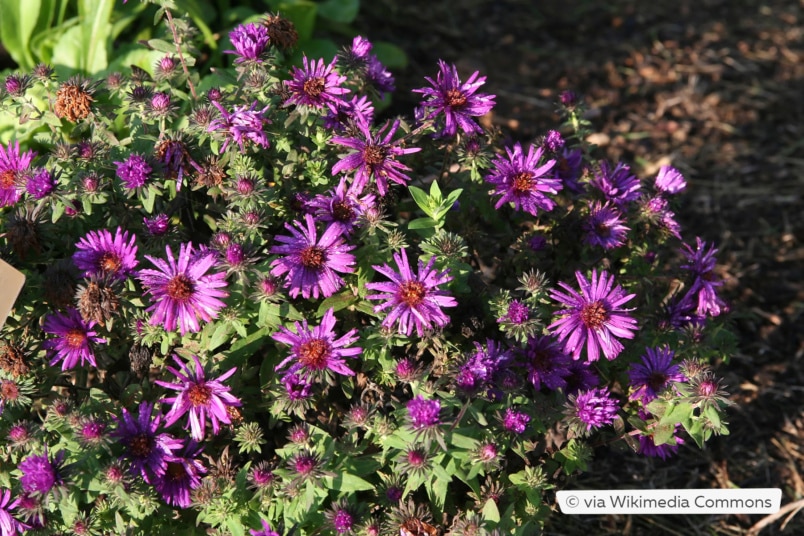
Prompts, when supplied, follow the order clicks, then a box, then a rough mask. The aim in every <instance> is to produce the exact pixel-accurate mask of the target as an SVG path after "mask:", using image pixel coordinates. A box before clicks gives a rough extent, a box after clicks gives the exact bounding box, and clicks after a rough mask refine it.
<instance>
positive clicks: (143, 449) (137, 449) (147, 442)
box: [129, 434, 154, 458]
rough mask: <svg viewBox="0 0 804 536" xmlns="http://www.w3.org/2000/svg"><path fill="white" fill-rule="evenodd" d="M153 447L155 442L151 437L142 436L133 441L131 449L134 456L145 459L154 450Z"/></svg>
mask: <svg viewBox="0 0 804 536" xmlns="http://www.w3.org/2000/svg"><path fill="white" fill-rule="evenodd" d="M153 445H154V441H153V439H152V438H151V437H149V436H147V435H146V434H140V435H138V436H137V437H135V438H134V439H132V440H131V444H130V445H129V448H130V449H131V453H132V454H133V455H134V456H137V457H138V458H144V457H145V456H148V455H149V454H150V453H151V451H152V450H153Z"/></svg>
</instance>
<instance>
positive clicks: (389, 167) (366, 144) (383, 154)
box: [332, 120, 421, 195]
mask: <svg viewBox="0 0 804 536" xmlns="http://www.w3.org/2000/svg"><path fill="white" fill-rule="evenodd" d="M357 127H358V129H359V130H360V132H361V134H362V135H363V136H362V138H357V137H355V138H343V137H338V136H336V137H334V138H332V143H336V144H338V145H344V146H346V147H350V148H352V149H356V150H357V152H354V153H350V154H349V155H347V156H346V157H345V158H342V159H341V160H340V161H339V162H338V163H337V164H335V165H334V166H332V174H333V175H335V174H337V173H340V172H343V171H353V170H357V171H356V172H355V177H354V187H355V188H357V189H359V190H362V189H363V188H364V187H365V186H366V185H367V184H368V183H369V178H370V177H374V180H375V181H376V183H377V190H378V191H379V192H380V195H385V193H386V192H387V191H388V181H389V180H390V181H393V182H395V183H397V184H402V185H405V184H407V181H409V180H410V177H408V176H407V175H405V174H404V173H402V171H410V168H409V167H407V166H405V165H403V164H401V163H399V162H397V160H396V157H397V156H399V155H403V154H410V153H415V152H418V151H420V150H421V149H420V148H418V147H411V148H409V149H403V148H402V147H400V145H401V144H402V143H403V141H404V140H402V139H399V140H396V141H391V140H392V139H393V137H394V133H395V132H396V130H397V128H399V121H398V120H397V121H394V123H393V124H391V126H390V128H389V123H386V124H385V126H383V127H382V128H381V129H380V130H379V131H378V132H377V134H376V135H372V133H371V130H370V129H369V126H368V124H366V123H357ZM386 129H388V132H387V133H385V135H384V136H383V132H385V130H386Z"/></svg>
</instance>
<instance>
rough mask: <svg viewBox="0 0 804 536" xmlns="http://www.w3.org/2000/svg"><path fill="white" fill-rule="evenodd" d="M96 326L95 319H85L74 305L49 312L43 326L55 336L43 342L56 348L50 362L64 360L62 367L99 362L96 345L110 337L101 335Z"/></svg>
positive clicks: (46, 346) (94, 364) (51, 348)
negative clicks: (96, 359)
mask: <svg viewBox="0 0 804 536" xmlns="http://www.w3.org/2000/svg"><path fill="white" fill-rule="evenodd" d="M94 326H95V321H94V320H90V321H89V322H87V321H85V320H84V319H83V318H82V317H81V314H80V313H79V312H78V311H77V310H76V309H74V308H72V307H70V308H68V309H67V310H66V311H65V312H63V313H53V314H51V315H48V316H47V318H45V322H44V325H43V326H42V330H43V331H44V332H45V333H47V334H50V335H55V337H54V338H52V339H48V340H46V341H45V342H44V343H43V344H42V346H43V347H44V348H45V349H48V350H53V351H54V352H55V355H54V356H53V358H52V359H51V360H50V364H51V365H55V364H56V363H58V362H59V361H61V362H62V363H61V370H68V369H71V368H73V367H75V366H76V365H78V364H80V365H83V364H84V363H87V362H88V363H90V364H92V365H93V366H97V363H96V362H95V351H94V349H93V345H95V344H106V339H104V338H102V337H99V336H98V332H97V331H94V330H93V329H92V328H93V327H94Z"/></svg>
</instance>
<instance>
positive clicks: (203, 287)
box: [137, 243, 229, 336]
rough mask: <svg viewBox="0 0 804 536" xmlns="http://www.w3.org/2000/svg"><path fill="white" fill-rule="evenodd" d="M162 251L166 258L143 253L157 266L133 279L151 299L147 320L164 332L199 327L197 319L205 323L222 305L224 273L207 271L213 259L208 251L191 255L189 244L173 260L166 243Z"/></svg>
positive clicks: (188, 330)
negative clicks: (163, 329)
mask: <svg viewBox="0 0 804 536" xmlns="http://www.w3.org/2000/svg"><path fill="white" fill-rule="evenodd" d="M165 250H166V252H167V261H165V260H162V259H156V258H154V257H151V256H149V255H146V256H145V258H146V259H148V260H149V261H151V263H153V264H154V265H155V266H156V268H157V269H156V270H152V269H145V270H140V271H139V274H138V275H137V278H138V279H139V280H140V282H142V285H143V286H144V287H145V293H146V294H150V295H151V298H152V299H153V300H154V303H153V305H151V306H150V307H148V309H147V311H148V312H150V313H151V319H150V321H149V323H150V324H151V325H152V326H157V325H160V326H163V327H164V328H165V329H166V330H167V331H173V330H175V329H176V324H178V325H179V330H180V332H181V334H182V336H183V335H184V334H185V333H187V332H196V331H198V330H200V329H201V326H200V325H199V323H198V319H199V318H200V319H201V320H203V321H204V322H209V321H210V320H212V319H213V318H216V317H217V316H218V311H220V310H221V309H222V308H223V307H224V306H225V304H224V303H223V302H222V301H221V300H219V299H218V298H225V297H227V296H228V295H229V293H228V292H226V291H225V290H221V287H225V286H226V279H225V278H226V274H225V273H221V272H218V273H212V274H208V273H207V271H208V270H209V269H210V268H212V267H213V266H215V264H216V262H217V261H216V257H215V255H214V254H213V253H212V252H211V251H210V252H207V253H204V254H201V255H194V252H193V246H192V244H189V243H186V244H182V245H181V249H180V251H179V259H178V261H177V260H176V259H174V258H173V251H171V249H170V246H165Z"/></svg>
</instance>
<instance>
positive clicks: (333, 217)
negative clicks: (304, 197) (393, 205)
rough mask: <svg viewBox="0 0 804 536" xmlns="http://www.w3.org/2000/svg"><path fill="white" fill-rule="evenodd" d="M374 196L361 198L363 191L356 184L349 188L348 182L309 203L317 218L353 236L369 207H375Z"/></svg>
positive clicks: (344, 181) (367, 195)
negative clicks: (337, 226)
mask: <svg viewBox="0 0 804 536" xmlns="http://www.w3.org/2000/svg"><path fill="white" fill-rule="evenodd" d="M374 199H375V197H374V195H372V194H366V195H364V196H362V197H361V190H360V189H358V188H356V187H355V185H354V184H352V185H351V186H349V187H348V188H347V186H346V180H345V179H341V181H340V182H339V183H338V186H337V187H336V188H335V189H334V190H332V191H330V192H329V193H327V195H318V196H316V197H315V198H313V200H311V201H310V202H309V206H310V208H312V209H313V210H314V211H315V212H314V214H315V216H316V217H317V218H318V219H319V221H322V222H324V223H331V224H333V225H339V226H340V227H341V229H342V230H343V232H344V233H345V234H347V235H348V234H351V233H352V231H354V228H355V226H356V225H357V222H358V220H359V219H360V217H361V216H362V215H363V213H364V212H365V211H366V209H368V208H369V207H373V206H374Z"/></svg>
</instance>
